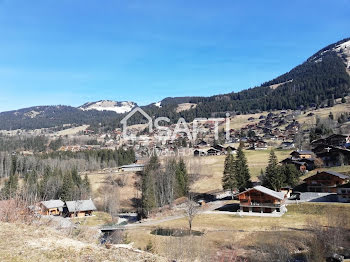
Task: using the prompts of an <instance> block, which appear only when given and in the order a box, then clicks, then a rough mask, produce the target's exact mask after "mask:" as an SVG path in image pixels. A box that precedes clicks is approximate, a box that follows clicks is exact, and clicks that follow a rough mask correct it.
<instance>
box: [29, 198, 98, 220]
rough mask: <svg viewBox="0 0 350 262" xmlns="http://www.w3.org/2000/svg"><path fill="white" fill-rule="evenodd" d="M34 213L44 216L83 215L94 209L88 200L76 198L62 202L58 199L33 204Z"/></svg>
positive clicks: (92, 203)
mask: <svg viewBox="0 0 350 262" xmlns="http://www.w3.org/2000/svg"><path fill="white" fill-rule="evenodd" d="M35 211H36V213H38V214H40V215H44V216H48V215H53V216H63V217H70V218H73V217H85V216H91V215H92V212H93V211H96V207H95V204H94V202H93V201H92V200H91V199H89V200H76V201H66V202H63V201H62V200H60V199H53V200H48V201H41V202H39V203H38V204H37V205H36V206H35Z"/></svg>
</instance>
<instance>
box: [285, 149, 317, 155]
mask: <svg viewBox="0 0 350 262" xmlns="http://www.w3.org/2000/svg"><path fill="white" fill-rule="evenodd" d="M293 153H297V154H300V155H313V152H312V151H308V150H300V151H293V152H292V153H290V154H293Z"/></svg>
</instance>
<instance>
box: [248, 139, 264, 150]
mask: <svg viewBox="0 0 350 262" xmlns="http://www.w3.org/2000/svg"><path fill="white" fill-rule="evenodd" d="M249 149H251V150H267V143H266V142H265V141H264V140H257V141H251V142H250V143H249Z"/></svg>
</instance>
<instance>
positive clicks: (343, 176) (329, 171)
mask: <svg viewBox="0 0 350 262" xmlns="http://www.w3.org/2000/svg"><path fill="white" fill-rule="evenodd" d="M321 173H326V174H330V175H332V176H336V177H339V178H341V179H349V177H348V176H346V175H343V174H340V173H338V172H335V171H331V170H328V171H321V172H317V173H316V174H315V175H313V176H310V177H308V178H305V179H304V181H305V180H307V179H310V178H311V177H314V176H316V175H318V174H321Z"/></svg>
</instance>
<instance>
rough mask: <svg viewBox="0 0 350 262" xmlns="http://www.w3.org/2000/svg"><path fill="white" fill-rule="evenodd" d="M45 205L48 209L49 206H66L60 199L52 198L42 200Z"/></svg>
mask: <svg viewBox="0 0 350 262" xmlns="http://www.w3.org/2000/svg"><path fill="white" fill-rule="evenodd" d="M40 203H41V204H42V205H43V206H44V207H46V208H47V209H49V208H60V207H63V206H64V202H63V201H62V200H60V199H52V200H48V201H41V202H40Z"/></svg>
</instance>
